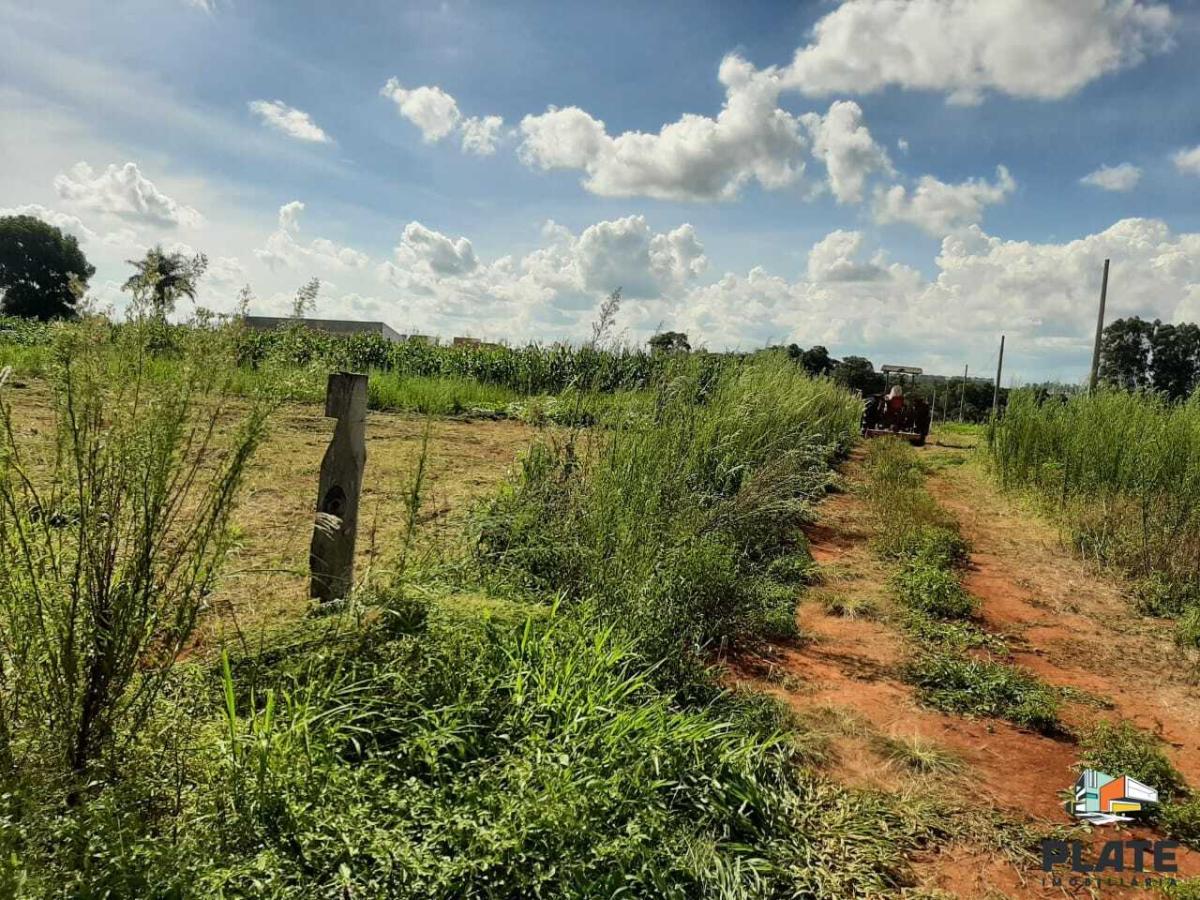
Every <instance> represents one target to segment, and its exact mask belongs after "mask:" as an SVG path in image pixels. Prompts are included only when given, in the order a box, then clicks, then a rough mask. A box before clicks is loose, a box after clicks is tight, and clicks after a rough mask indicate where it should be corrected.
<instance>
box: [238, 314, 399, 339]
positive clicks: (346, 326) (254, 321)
mask: <svg viewBox="0 0 1200 900" xmlns="http://www.w3.org/2000/svg"><path fill="white" fill-rule="evenodd" d="M244 321H245V323H246V327H247V328H253V329H254V330H255V331H274V330H275V329H276V328H281V327H283V326H286V325H302V326H304V327H305V328H311V329H312V330H313V331H324V332H327V333H329V334H336V335H340V336H342V337H349V336H350V335H354V334H378V335H380V336H381V337H384V338H387V339H388V340H389V341H395V342H399V341H403V340H405V339H406V335H403V334H400V333H399V332H398V331H396V329H394V328H392V327H391V326H390V325H388V324H387V323H386V322H356V321H354V320H353V319H295V318H291V317H288V316H246V317H245V319H244ZM414 337H416V335H414Z"/></svg>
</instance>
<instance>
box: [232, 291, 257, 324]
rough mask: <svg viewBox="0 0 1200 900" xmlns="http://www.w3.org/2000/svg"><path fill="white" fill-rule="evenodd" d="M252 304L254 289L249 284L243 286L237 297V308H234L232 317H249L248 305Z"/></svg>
mask: <svg viewBox="0 0 1200 900" xmlns="http://www.w3.org/2000/svg"><path fill="white" fill-rule="evenodd" d="M253 302H254V288H252V287H250V285H249V284H243V285H242V288H241V290H239V291H238V295H237V306H236V307H235V308H234V315H236V316H239V317H240V318H243V319H244V318H246V316H248V315H250V304H251V303H253Z"/></svg>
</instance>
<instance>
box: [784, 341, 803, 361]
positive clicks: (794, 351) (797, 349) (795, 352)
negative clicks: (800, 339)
mask: <svg viewBox="0 0 1200 900" xmlns="http://www.w3.org/2000/svg"><path fill="white" fill-rule="evenodd" d="M786 349H787V355H788V359H794V360H799V359H800V358H802V357H803V356H804V348H803V347H801V346H800V345H799V344H788V345H787V348H786Z"/></svg>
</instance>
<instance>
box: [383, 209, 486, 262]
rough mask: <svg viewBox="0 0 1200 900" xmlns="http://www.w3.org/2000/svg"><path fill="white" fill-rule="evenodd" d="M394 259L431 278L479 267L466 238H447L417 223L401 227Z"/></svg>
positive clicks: (473, 251) (473, 250)
mask: <svg viewBox="0 0 1200 900" xmlns="http://www.w3.org/2000/svg"><path fill="white" fill-rule="evenodd" d="M396 257H397V259H398V260H399V261H400V262H401V263H402V264H408V265H411V266H418V267H422V268H424V269H425V270H426V271H427V272H429V273H431V274H433V275H465V274H467V273H468V272H471V271H473V270H474V269H475V267H476V266H477V265H479V260H477V259H476V258H475V249H474V248H473V247H472V246H471V242H470V241H468V240H467V239H466V238H464V237H460V238H458V239H457V240H455V239H451V238H448V237H446V236H445V235H444V234H442V233H441V232H438V231H434V230H432V229H430V228H426V227H425V226H424V225H422V224H421V223H420V222H409V223H408V224H407V225H406V226H405V227H404V234H403V235H402V236H401V238H400V244H399V246H397V248H396Z"/></svg>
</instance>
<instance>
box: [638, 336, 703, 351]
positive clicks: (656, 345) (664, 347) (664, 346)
mask: <svg viewBox="0 0 1200 900" xmlns="http://www.w3.org/2000/svg"><path fill="white" fill-rule="evenodd" d="M646 343H647V344H649V345H650V349H651V350H653V351H655V352H656V353H678V352H680V351H682V352H684V353H686V352H687V351H688V350H691V349H692V345H691V344H689V343H688V336H687V335H686V334H684V333H683V332H682V331H662V332H659V333H658V334H656V335H654V337H652V338H650V340H648V341H647V342H646Z"/></svg>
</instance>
